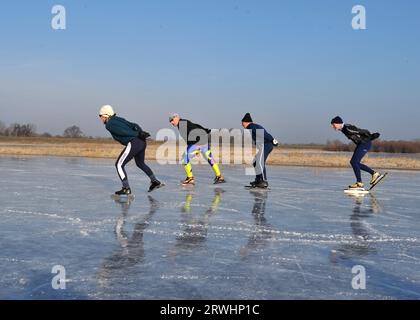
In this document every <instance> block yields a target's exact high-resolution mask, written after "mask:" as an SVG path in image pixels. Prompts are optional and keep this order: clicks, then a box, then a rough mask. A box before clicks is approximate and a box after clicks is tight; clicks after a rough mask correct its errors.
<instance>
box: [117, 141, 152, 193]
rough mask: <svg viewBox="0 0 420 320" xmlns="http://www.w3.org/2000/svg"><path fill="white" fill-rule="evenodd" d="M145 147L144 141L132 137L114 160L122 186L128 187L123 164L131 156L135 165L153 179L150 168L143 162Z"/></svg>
mask: <svg viewBox="0 0 420 320" xmlns="http://www.w3.org/2000/svg"><path fill="white" fill-rule="evenodd" d="M146 147H147V145H146V142H145V141H143V140H140V139H139V138H134V139H133V140H131V141H130V142H129V143H128V144H127V146H126V147H125V148H124V150H123V151H122V152H121V154H120V155H119V157H118V159H117V161H116V162H115V167H116V168H117V173H118V176H119V177H120V179H121V182H122V184H123V187H124V188H129V187H130V185H129V184H128V177H127V172H126V171H125V165H126V164H127V163H128V162H130V161H131V160H132V159H133V158H134V160H135V161H136V165H137V167H139V168H140V169H141V170H143V171H144V173H145V174H147V176H148V177H149V178H150V180H154V179H155V177H154V175H153V172H152V170H151V169H150V168H149V167H148V166H147V165H146V164H145V163H144V155H145V152H146Z"/></svg>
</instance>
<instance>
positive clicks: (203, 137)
mask: <svg viewBox="0 0 420 320" xmlns="http://www.w3.org/2000/svg"><path fill="white" fill-rule="evenodd" d="M177 127H178V130H179V134H180V135H181V137H182V139H184V141H185V142H186V143H187V145H188V146H191V145H193V144H196V143H200V144H208V143H209V133H210V132H211V130H210V129H207V128H204V127H202V126H200V125H199V124H196V123H193V122H191V121H189V120H187V119H180V120H179V123H178V126H177Z"/></svg>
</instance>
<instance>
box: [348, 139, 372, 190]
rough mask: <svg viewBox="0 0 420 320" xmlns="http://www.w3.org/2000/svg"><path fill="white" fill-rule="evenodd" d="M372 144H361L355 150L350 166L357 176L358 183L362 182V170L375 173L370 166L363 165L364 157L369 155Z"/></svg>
mask: <svg viewBox="0 0 420 320" xmlns="http://www.w3.org/2000/svg"><path fill="white" fill-rule="evenodd" d="M370 146H371V143H366V144H359V145H358V146H357V147H356V150H354V154H353V157H352V158H351V160H350V164H351V166H352V167H353V171H354V174H355V176H356V179H357V182H362V174H361V172H360V170H364V171H367V172H369V173H370V174H373V173H374V171H373V170H372V169H371V168H369V167H368V166H366V165H364V164H361V163H360V162H361V161H362V159H363V157H364V156H365V155H366V154H367V153H368V151H369V149H370Z"/></svg>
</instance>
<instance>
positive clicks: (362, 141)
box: [331, 116, 382, 189]
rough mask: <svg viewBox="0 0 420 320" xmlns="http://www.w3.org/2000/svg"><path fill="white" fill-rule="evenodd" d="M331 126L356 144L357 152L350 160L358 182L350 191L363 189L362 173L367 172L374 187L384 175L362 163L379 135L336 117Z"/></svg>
mask: <svg viewBox="0 0 420 320" xmlns="http://www.w3.org/2000/svg"><path fill="white" fill-rule="evenodd" d="M331 126H332V127H333V128H334V130H337V131H341V132H342V133H343V134H344V135H345V136H346V137H347V138H348V139H350V140H351V141H353V142H354V143H355V144H356V146H357V147H356V150H354V153H353V157H352V158H351V160H350V164H351V166H352V167H353V171H354V174H355V176H356V179H357V181H356V182H355V183H353V184H352V185H350V186H349V189H363V188H364V184H363V182H362V174H361V170H362V171H366V172H368V173H370V174H371V176H372V178H371V180H370V184H371V185H374V184H375V183H376V182H377V181H378V179H380V178H381V177H382V175H381V174H380V173H379V172H377V171H374V170H373V169H371V168H370V167H368V166H367V165H365V164H363V163H361V161H362V159H363V157H364V156H365V155H366V154H367V153H368V152H369V150H370V149H371V148H372V141H373V140H375V139H377V138H379V136H380V134H379V133H373V134H371V133H370V132H369V131H368V130H365V129H360V128H358V127H356V126H354V125H351V124H344V122H343V119H341V118H340V117H338V116H337V117H335V118H334V119H332V120H331Z"/></svg>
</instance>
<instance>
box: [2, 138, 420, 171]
mask: <svg viewBox="0 0 420 320" xmlns="http://www.w3.org/2000/svg"><path fill="white" fill-rule="evenodd" d="M160 145H162V142H155V141H150V142H148V148H147V152H146V160H158V159H156V150H157V148H158V147H159V146H160ZM122 149H123V146H122V145H120V144H118V143H117V142H115V141H112V140H111V139H68V138H67V139H66V138H3V139H0V157H9V156H10V157H13V156H57V157H86V158H105V159H106V158H108V159H116V158H117V157H118V155H119V154H120V152H121V150H122ZM181 151H183V150H181ZM216 151H217V150H216ZM373 155H374V156H371V157H369V156H368V157H366V161H365V163H366V164H368V165H371V166H372V167H374V168H375V169H394V170H415V171H418V170H420V156H418V155H417V154H413V155H412V156H411V155H407V154H404V156H402V155H399V154H386V156H385V155H383V156H382V155H380V154H373ZM349 160H350V157H349V155H348V154H343V152H331V151H329V152H326V151H323V150H321V149H320V148H316V147H314V148H312V149H311V148H308V147H307V146H304V147H303V148H301V149H300V148H299V147H297V148H296V149H295V148H293V149H291V148H282V147H279V148H275V149H274V151H273V152H272V154H271V155H270V157H269V159H268V162H267V163H268V164H269V165H279V166H299V167H319V168H349V167H350V164H349Z"/></svg>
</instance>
